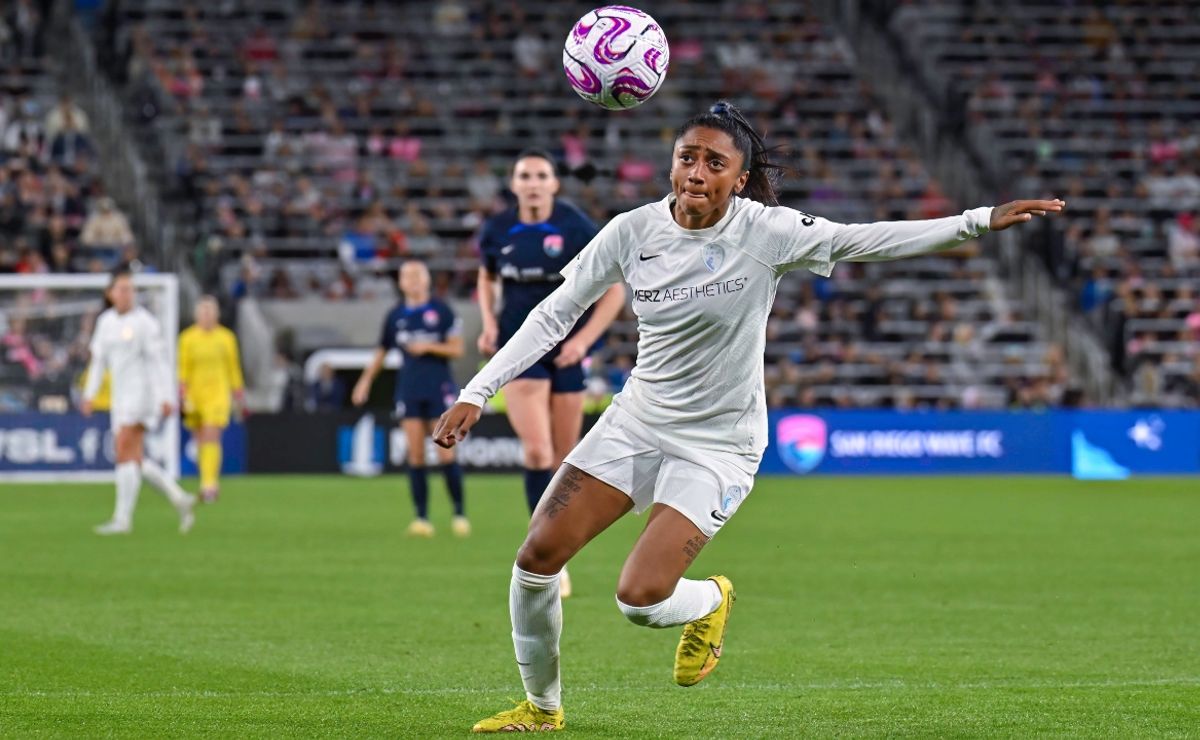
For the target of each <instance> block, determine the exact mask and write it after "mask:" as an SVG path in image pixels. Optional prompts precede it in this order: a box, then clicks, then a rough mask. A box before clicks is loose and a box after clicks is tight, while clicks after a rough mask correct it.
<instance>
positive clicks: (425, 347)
mask: <svg viewBox="0 0 1200 740" xmlns="http://www.w3.org/2000/svg"><path fill="white" fill-rule="evenodd" d="M429 347H430V344H429V342H409V343H408V344H406V345H404V349H405V351H406V352H408V353H409V354H410V355H427V354H429Z"/></svg>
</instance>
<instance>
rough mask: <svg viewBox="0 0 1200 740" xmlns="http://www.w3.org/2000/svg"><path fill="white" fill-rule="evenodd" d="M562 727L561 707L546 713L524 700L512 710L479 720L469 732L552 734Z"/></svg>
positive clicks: (564, 725) (564, 724) (563, 724)
mask: <svg viewBox="0 0 1200 740" xmlns="http://www.w3.org/2000/svg"><path fill="white" fill-rule="evenodd" d="M564 727H566V723H565V722H564V721H563V710H562V708H561V707H560V708H558V709H555V710H554V711H553V712H548V711H546V710H545V709H542V708H541V707H539V706H537V705H536V704H534V703H533V702H531V701H529V700H528V699H526V700H525V701H523V702H520V703H519V704H517V706H515V707H513V708H512V709H508V710H506V711H503V712H500V713H499V714H494V715H492V716H491V717H488V718H487V719H481V720H479V721H478V722H476V723H475V726H474V727H472V728H471V732H553V731H555V730H561V729H562V728H564Z"/></svg>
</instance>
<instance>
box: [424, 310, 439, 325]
mask: <svg viewBox="0 0 1200 740" xmlns="http://www.w3.org/2000/svg"><path fill="white" fill-rule="evenodd" d="M421 320H422V321H424V322H425V326H428V327H429V328H430V329H432V328H433V327H435V326H437V323H438V312H437V309H433V308H430V309H426V310H425V313H423V314H421Z"/></svg>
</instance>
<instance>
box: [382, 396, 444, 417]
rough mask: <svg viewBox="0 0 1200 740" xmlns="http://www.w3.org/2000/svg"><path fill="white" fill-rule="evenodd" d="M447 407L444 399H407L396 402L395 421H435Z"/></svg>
mask: <svg viewBox="0 0 1200 740" xmlns="http://www.w3.org/2000/svg"><path fill="white" fill-rule="evenodd" d="M447 408H449V406H448V405H447V404H446V399H444V398H409V399H406V400H403V401H396V412H395V414H393V416H394V417H395V418H397V419H437V418H439V417H441V415H442V414H444V413H446V409H447Z"/></svg>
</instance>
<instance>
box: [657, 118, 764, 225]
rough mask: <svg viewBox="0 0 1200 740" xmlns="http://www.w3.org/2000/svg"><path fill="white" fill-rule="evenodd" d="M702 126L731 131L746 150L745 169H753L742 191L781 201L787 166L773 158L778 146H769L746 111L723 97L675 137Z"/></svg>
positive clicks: (752, 196)
mask: <svg viewBox="0 0 1200 740" xmlns="http://www.w3.org/2000/svg"><path fill="white" fill-rule="evenodd" d="M701 127H703V128H712V129H716V130H718V131H724V132H725V133H727V134H729V138H731V139H733V144H734V146H736V147H737V148H738V151H740V152H741V153H742V171H743V172H749V173H750V177H749V178H747V180H746V187H745V188H744V189H743V191H742V195H744V196H745V197H747V198H750V199H751V200H756V201H758V202H759V203H762V204H763V205H765V206H777V205H779V192H778V190H777V187H778V184H779V179H780V177H781V176H782V175H783V173H784V172H785V171H786V170H787V168H786V167H785V166H784V165H781V164H779V163H777V162H772V161H771V159H770V155H771V153H772V152H775V151H778V149H777V148H775V147H772V148H770V149H768V148H767V145H766V144H765V143H764V142H763V138H762V136H761V135H759V133H758V132H757V131H755V130H754V127H753V126H751V125H750V122H749V121H747V120H746V117H745V116H743V115H742V112H741V111H740V110H738V109H737V107H736V106H734V104H733V103H730V102H728V101H726V100H719V101H717V102H716V104H714V105H713V106H712V107H711V108H709V109H708V110H707V111H705V112H704V113H700V114H698V115H695V116H692V117H691V118H689V119H688V120H687V121H685V122H684V124H683V125H682V126H680V127H679V130H678V131H676V132H675V139H676V140H679V138H680V137H682V136H683V135H684V134H686V133H687V132H688V131H691V130H692V129H694V128H701Z"/></svg>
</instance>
